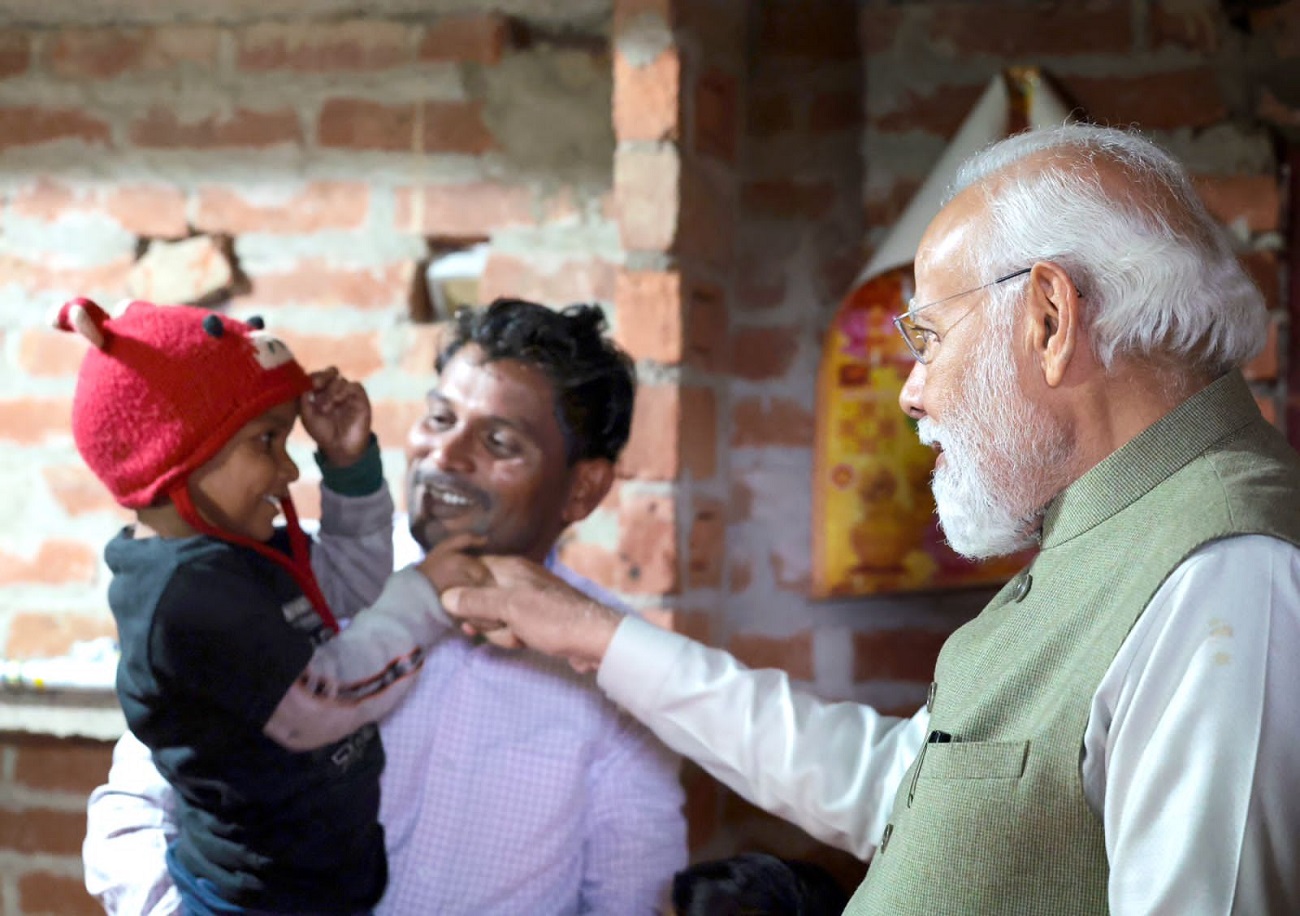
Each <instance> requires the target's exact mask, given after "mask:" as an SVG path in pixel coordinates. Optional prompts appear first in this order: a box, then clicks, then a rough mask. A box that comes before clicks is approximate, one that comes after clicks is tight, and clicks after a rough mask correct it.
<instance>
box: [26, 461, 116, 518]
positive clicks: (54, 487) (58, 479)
mask: <svg viewBox="0 0 1300 916" xmlns="http://www.w3.org/2000/svg"><path fill="white" fill-rule="evenodd" d="M41 477H43V478H44V479H45V486H47V487H48V488H49V490H50V494H51V495H52V496H53V497H54V498H55V500H57V501H58V503H59V505H60V506H62V507H63V511H64V512H66V513H68V515H71V516H74V517H75V516H78V515H86V514H88V513H91V512H112V513H115V514H117V515H119V516H121V518H122V520H123V521H124V522H125V521H127V520H128V519H130V518H131V517H132V515H131V513H130V512H129V511H128V510H127V509H123V508H122V507H121V506H119V505H118V504H117V503H116V502H114V500H113V497H112V495H111V494H110V493H109V492H108V490H107V488H105V486H104V485H103V484H102V483H100V481H99V478H97V477H96V476H95V475H94V474H92V473H91V472H90V469H89V468H87V467H86V466H85V465H84V464H44V465H42V466H41Z"/></svg>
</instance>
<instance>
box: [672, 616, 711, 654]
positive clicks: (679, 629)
mask: <svg viewBox="0 0 1300 916" xmlns="http://www.w3.org/2000/svg"><path fill="white" fill-rule="evenodd" d="M669 628H670V629H671V630H672V631H673V632H674V633H680V634H682V635H683V636H686V637H689V638H690V639H693V640H695V641H696V642H702V643H704V644H705V645H707V646H711V645H713V644H714V643H713V614H712V612H710V611H673V612H672V620H671V621H670V627H669Z"/></svg>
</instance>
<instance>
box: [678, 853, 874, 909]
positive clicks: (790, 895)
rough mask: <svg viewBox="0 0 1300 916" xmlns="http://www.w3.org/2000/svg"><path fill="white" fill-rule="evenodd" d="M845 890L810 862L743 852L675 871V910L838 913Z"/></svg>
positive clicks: (829, 875) (846, 899) (845, 903)
mask: <svg viewBox="0 0 1300 916" xmlns="http://www.w3.org/2000/svg"><path fill="white" fill-rule="evenodd" d="M848 902H849V899H848V895H847V894H845V893H844V889H843V888H842V887H840V886H839V884H838V883H837V882H836V881H835V879H834V878H833V877H831V874H830V872H828V871H826V870H825V869H824V868H822V867H821V866H819V865H814V864H813V863H811V862H800V861H796V860H791V859H779V858H777V857H776V856H770V855H767V854H766V853H761V852H747V853H742V854H740V855H737V856H732V857H731V858H729V859H717V860H715V861H712V862H700V863H697V864H695V865H692V866H690V867H689V868H684V869H682V870H681V871H679V872H678V873H677V874H676V875H674V876H673V900H672V903H673V908H672V913H673V914H674V916H839V914H840V913H842V912H844V908H845V907H846V906H847V905H848Z"/></svg>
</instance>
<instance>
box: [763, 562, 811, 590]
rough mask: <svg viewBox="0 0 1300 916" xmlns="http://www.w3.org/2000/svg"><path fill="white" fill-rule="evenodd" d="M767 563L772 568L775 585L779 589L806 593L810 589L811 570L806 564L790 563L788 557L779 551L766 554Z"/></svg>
mask: <svg viewBox="0 0 1300 916" xmlns="http://www.w3.org/2000/svg"><path fill="white" fill-rule="evenodd" d="M768 565H769V566H771V568H772V578H773V579H774V580H775V582H776V587H777V588H779V589H780V590H781V591H783V592H794V593H795V594H796V595H806V594H808V593H809V592H810V591H811V590H812V572H811V571H810V570H809V569H808V567H807V566H806V565H804V564H799V563H793V564H792V563H790V560H789V558H788V557H786V556H783V555H782V554H779V553H771V554H769V555H768Z"/></svg>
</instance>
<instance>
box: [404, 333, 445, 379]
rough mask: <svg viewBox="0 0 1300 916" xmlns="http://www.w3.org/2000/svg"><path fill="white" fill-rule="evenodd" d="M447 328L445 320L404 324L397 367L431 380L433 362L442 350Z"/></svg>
mask: <svg viewBox="0 0 1300 916" xmlns="http://www.w3.org/2000/svg"><path fill="white" fill-rule="evenodd" d="M447 330H448V324H447V322H438V323H436V324H415V323H411V324H408V325H405V326H404V327H403V328H402V355H401V358H400V360H399V361H398V367H399V368H400V369H401V370H402V371H403V372H409V373H410V374H411V375H414V376H417V377H419V378H422V379H423V378H427V379H430V380H431V379H432V377H433V371H434V370H433V367H434V362H435V361H436V360H437V358H438V353H439V352H440V351H441V350H442V347H443V344H444V342H445V340H446V335H447Z"/></svg>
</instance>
